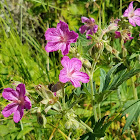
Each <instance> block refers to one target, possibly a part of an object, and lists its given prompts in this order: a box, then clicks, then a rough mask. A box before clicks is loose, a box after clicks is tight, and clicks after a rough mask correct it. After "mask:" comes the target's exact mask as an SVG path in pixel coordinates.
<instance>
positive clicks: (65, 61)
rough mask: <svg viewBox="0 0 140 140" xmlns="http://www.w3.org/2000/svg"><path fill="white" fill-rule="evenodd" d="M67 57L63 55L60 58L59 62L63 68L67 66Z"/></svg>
mask: <svg viewBox="0 0 140 140" xmlns="http://www.w3.org/2000/svg"><path fill="white" fill-rule="evenodd" d="M69 61H70V59H69V57H68V56H64V57H63V58H62V59H61V64H62V66H63V67H64V68H67V67H68V65H69Z"/></svg>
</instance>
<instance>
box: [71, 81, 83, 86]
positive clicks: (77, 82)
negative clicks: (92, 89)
mask: <svg viewBox="0 0 140 140" xmlns="http://www.w3.org/2000/svg"><path fill="white" fill-rule="evenodd" d="M71 83H72V85H73V86H74V87H76V88H77V87H81V84H80V82H79V81H78V80H77V79H71Z"/></svg>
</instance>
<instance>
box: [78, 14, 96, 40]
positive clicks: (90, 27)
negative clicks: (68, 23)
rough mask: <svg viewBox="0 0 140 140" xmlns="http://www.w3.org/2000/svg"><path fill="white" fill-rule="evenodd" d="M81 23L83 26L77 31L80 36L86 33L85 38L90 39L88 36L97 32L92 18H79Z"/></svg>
mask: <svg viewBox="0 0 140 140" xmlns="http://www.w3.org/2000/svg"><path fill="white" fill-rule="evenodd" d="M81 20H82V23H85V25H83V26H81V27H80V28H79V31H80V32H81V34H83V33H84V32H85V31H87V33H86V38H87V39H91V37H90V36H88V35H89V34H90V35H93V33H96V32H97V30H98V25H96V24H95V20H94V19H93V18H90V19H89V18H87V17H81Z"/></svg>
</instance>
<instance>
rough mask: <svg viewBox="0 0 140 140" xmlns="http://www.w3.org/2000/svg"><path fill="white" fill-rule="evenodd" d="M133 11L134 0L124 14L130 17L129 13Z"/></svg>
mask: <svg viewBox="0 0 140 140" xmlns="http://www.w3.org/2000/svg"><path fill="white" fill-rule="evenodd" d="M132 11H133V1H132V2H131V3H130V4H129V6H128V8H127V9H126V10H125V12H124V14H123V16H124V17H128V15H129V13H131V12H132Z"/></svg>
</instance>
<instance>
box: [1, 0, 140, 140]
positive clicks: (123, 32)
mask: <svg viewBox="0 0 140 140" xmlns="http://www.w3.org/2000/svg"><path fill="white" fill-rule="evenodd" d="M94 3H95V4H96V5H97V6H98V4H97V3H96V1H94ZM133 3H134V2H133V1H132V2H131V3H130V4H129V6H128V9H126V10H125V11H124V14H123V15H120V17H117V18H116V19H114V18H112V19H111V21H109V22H108V23H109V24H107V23H106V25H104V24H103V25H102V24H101V23H100V22H101V19H102V21H104V20H103V19H104V17H99V22H98V20H97V21H96V20H95V19H94V18H92V17H84V16H82V17H81V20H82V23H81V25H82V24H84V25H82V26H81V27H80V28H79V29H77V30H76V31H77V32H78V33H76V31H71V30H70V29H69V26H68V24H67V23H66V21H65V22H64V21H62V20H60V21H59V22H58V23H57V26H56V28H55V27H54V28H48V29H47V30H46V32H45V40H47V44H46V46H45V50H44V51H45V55H46V56H47V58H48V61H47V68H46V66H44V67H45V69H44V70H43V72H42V73H45V70H46V71H47V72H46V75H45V76H48V81H47V82H44V83H40V84H39V85H36V84H34V83H33V84H32V85H31V86H32V89H33V90H29V93H30V96H29V97H30V98H31V100H33V101H32V106H33V107H32V109H31V110H30V111H29V112H30V113H31V114H34V115H36V116H37V120H38V123H39V125H41V126H40V128H41V129H43V131H45V130H47V131H48V128H47V127H49V128H51V127H52V128H53V130H52V129H50V130H52V132H51V134H50V138H49V140H51V139H53V138H54V134H55V131H58V132H59V133H61V134H62V135H63V137H65V138H66V139H80V140H84V139H88V140H90V139H95V138H96V137H97V138H101V137H104V138H106V137H107V134H106V131H107V130H108V128H109V127H110V126H111V124H112V122H113V121H116V120H117V121H118V120H119V119H121V118H122V117H123V116H125V117H127V120H126V124H125V126H124V128H123V130H122V133H123V132H124V131H125V130H127V129H128V127H129V126H130V125H131V124H132V122H133V121H134V120H136V119H139V118H138V116H139V113H138V111H139V108H140V101H139V99H138V93H137V87H136V82H135V81H134V78H135V79H137V78H138V77H139V72H140V67H139V59H138V56H139V55H137V54H131V52H130V51H129V49H130V48H129V47H130V46H129V44H130V43H131V42H132V41H133V40H134V39H137V38H135V36H134V35H133V30H132V29H133V28H135V27H136V25H138V26H140V24H139V23H140V10H139V9H140V8H137V9H136V10H135V8H133ZM99 10H100V9H99ZM100 12H101V11H99V16H101V15H100ZM121 12H122V11H120V13H121ZM127 18H128V20H127ZM129 23H130V24H129ZM138 34H139V32H138ZM60 50H61V52H60ZM42 51H43V49H42ZM56 51H58V52H57V57H58V58H54V56H55V53H56ZM40 57H41V55H40ZM54 59H55V60H56V61H53V60H54ZM131 60H133V61H131ZM43 61H45V60H44V59H43ZM43 61H42V62H43ZM23 62H24V61H23ZM42 62H41V63H42ZM25 64H26V63H25ZM101 64H103V65H101ZM52 66H53V68H52V69H51V67H52ZM104 67H107V69H104ZM52 73H54V74H53V76H52ZM97 73H98V76H97ZM99 73H100V76H99ZM40 77H41V78H42V75H41V76H40ZM40 77H39V78H40ZM127 80H128V81H129V82H130V83H131V85H132V87H131V88H132V90H130V91H133V94H132V92H131V95H132V97H131V98H129V99H131V100H129V101H127V100H122V99H123V98H124V97H125V96H126V95H125V93H121V91H120V89H121V88H122V89H123V91H125V88H123V85H124V84H126V87H127V82H126V81H127ZM28 88H29V86H28ZM32 92H33V93H34V94H35V95H34V94H32ZM25 93H26V90H25V85H24V84H22V83H21V84H18V86H17V87H16V90H14V89H12V88H5V89H4V90H3V92H2V96H3V98H5V99H6V100H9V101H11V102H12V103H10V104H8V105H7V106H6V107H5V108H4V109H3V111H2V114H3V116H4V117H9V116H10V115H11V114H12V113H13V114H14V116H13V119H14V122H16V123H18V122H19V121H20V120H21V119H22V117H23V112H24V109H30V108H31V101H30V99H29V98H28V97H27V96H25ZM112 93H113V95H114V96H115V97H114V98H115V99H114V100H116V98H117V97H118V98H119V101H118V100H117V103H118V102H119V107H118V106H117V105H118V104H117V103H116V102H115V101H113V102H110V99H111V97H112ZM32 95H33V96H32ZM127 97H128V95H127ZM110 103H111V105H108V104H110ZM114 104H117V105H116V106H117V107H116V106H115V105H114ZM129 104H130V106H129ZM110 106H111V107H110ZM112 106H113V107H114V108H115V111H114V110H113V109H112ZM106 107H108V108H109V109H112V110H113V111H112V110H111V111H110V112H109V113H106V112H104V111H103V108H106ZM116 108H117V109H118V108H119V109H118V110H117V109H116ZM135 108H136V111H134V110H135ZM120 110H121V111H120ZM119 111H120V112H119ZM118 112H119V113H118ZM128 114H129V115H128ZM25 116H26V114H25ZM56 122H57V123H56ZM55 123H56V124H55ZM138 123H139V122H138ZM36 125H37V124H36V123H35V126H36ZM21 126H22V123H21ZM46 128H47V129H46ZM22 130H23V129H22ZM31 130H32V129H31ZM77 131H78V132H77ZM48 132H49V131H48ZM22 133H25V132H24V131H22ZM72 133H73V134H72ZM75 133H78V137H76V136H74V134H75ZM39 137H40V136H39ZM57 138H58V137H57Z"/></svg>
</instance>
